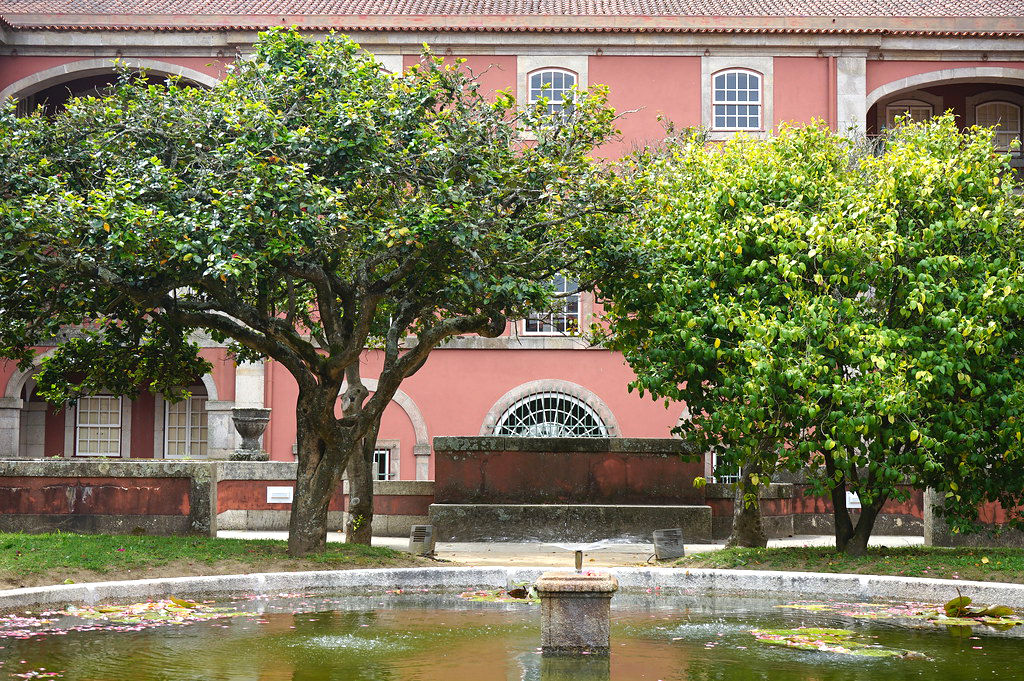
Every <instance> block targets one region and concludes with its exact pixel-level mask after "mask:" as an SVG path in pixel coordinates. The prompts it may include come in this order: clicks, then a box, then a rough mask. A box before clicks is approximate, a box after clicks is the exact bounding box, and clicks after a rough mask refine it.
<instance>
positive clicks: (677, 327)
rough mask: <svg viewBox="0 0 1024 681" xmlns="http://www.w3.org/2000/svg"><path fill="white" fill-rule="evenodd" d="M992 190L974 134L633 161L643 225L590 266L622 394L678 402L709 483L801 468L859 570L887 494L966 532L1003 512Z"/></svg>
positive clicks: (1016, 341) (1012, 456)
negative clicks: (716, 474)
mask: <svg viewBox="0 0 1024 681" xmlns="http://www.w3.org/2000/svg"><path fill="white" fill-rule="evenodd" d="M1007 171H1008V168H1007V160H1006V156H1005V155H1001V154H995V153H993V151H992V140H991V134H990V132H988V131H983V130H971V131H970V132H969V133H967V134H966V135H962V134H961V133H960V132H959V131H958V130H957V127H956V125H955V121H954V119H953V117H952V116H951V115H947V116H944V117H941V118H939V119H937V120H933V121H932V122H929V123H927V124H920V125H910V124H907V125H902V126H900V127H899V128H898V129H897V130H896V131H895V132H894V133H893V134H892V135H891V137H890V138H889V139H888V140H887V146H886V148H885V150H884V153H880V154H868V153H860V152H858V150H857V149H855V148H853V146H852V145H851V144H850V143H849V142H847V141H845V140H844V139H842V138H840V137H837V136H835V135H833V134H830V133H829V132H828V131H827V130H826V129H825V128H824V127H822V126H819V125H812V126H809V127H805V128H789V129H784V130H783V131H782V132H781V133H780V134H779V135H778V136H777V137H775V138H772V139H767V140H752V139H737V140H734V141H732V142H729V143H727V144H725V145H724V146H722V147H717V146H716V147H708V146H706V145H704V144H701V143H699V142H689V143H688V142H682V143H679V144H675V145H670V146H669V147H668V149H667V152H666V153H665V154H662V155H660V156H652V155H647V156H643V157H640V159H639V161H638V168H637V173H638V176H639V180H638V183H639V185H640V186H643V187H644V188H645V196H646V198H645V206H644V210H642V211H638V213H637V214H638V216H639V218H638V219H637V220H636V221H634V222H632V223H631V224H626V225H624V226H620V227H617V228H616V230H617V231H616V233H615V234H614V235H613V236H611V237H610V238H609V241H611V242H613V243H618V244H620V247H619V248H618V249H617V250H614V251H608V252H606V253H605V255H606V257H612V258H615V259H616V260H615V261H612V262H605V263H602V266H603V267H605V268H607V269H608V270H609V271H610V272H620V273H621V272H625V271H628V272H630V273H631V274H629V275H626V276H616V277H612V278H609V279H605V280H604V281H603V282H602V292H603V294H604V296H605V297H606V299H607V300H606V303H605V309H606V313H607V319H608V321H609V324H610V334H609V335H608V338H607V342H608V344H609V345H610V347H613V348H616V349H619V350H622V351H623V352H624V353H625V355H626V358H627V360H628V362H629V364H630V365H631V366H632V367H633V369H634V371H635V372H636V374H637V378H636V380H635V382H634V383H633V386H632V387H633V388H635V389H637V390H639V391H640V392H641V393H650V394H651V395H653V396H655V397H660V398H667V399H670V400H682V401H685V402H686V403H687V405H688V407H689V413H690V418H689V419H688V420H686V421H684V422H683V423H681V424H680V426H679V428H678V430H679V431H680V432H681V433H683V434H685V435H686V436H687V437H689V438H692V439H693V440H694V441H695V442H696V443H697V444H698V445H699V446H702V447H703V448H704V449H705V450H706V451H709V452H714V453H716V454H717V455H718V457H719V461H720V462H723V463H724V464H725V465H726V466H729V465H739V466H743V467H744V469H745V470H748V471H749V470H753V471H763V472H765V473H771V472H773V471H777V470H780V469H790V470H808V469H809V470H810V472H811V479H812V481H813V483H814V491H815V492H816V493H825V494H831V497H832V500H833V503H834V505H835V507H836V533H837V535H836V536H837V543H838V546H839V548H841V549H848V550H851V551H859V550H862V549H863V546H864V545H865V544H866V541H867V537H868V535H869V534H870V530H871V526H872V524H873V522H874V517H875V515H876V514H877V512H878V510H879V509H880V508H881V505H882V503H884V502H885V501H886V500H887V499H890V498H896V499H899V498H904V497H905V495H906V493H907V488H906V487H905V485H911V486H913V487H918V488H923V487H934V488H936V489H937V490H940V491H941V493H942V494H944V495H945V496H946V497H947V500H948V502H949V503H948V505H947V512H948V514H949V515H950V518H951V520H952V521H953V522H954V524H955V525H957V526H958V527H960V528H961V529H966V528H967V527H968V526H970V525H971V524H972V523H973V521H974V520H975V519H976V508H977V507H976V505H977V504H978V503H979V502H982V501H985V500H998V501H1000V502H1002V504H1003V505H1004V506H1005V507H1007V508H1012V507H1015V506H1018V505H1019V504H1020V503H1021V501H1022V499H1021V497H1022V494H1024V458H1022V456H1024V452H1022V449H1021V434H1020V433H1021V424H1020V418H1021V407H1022V395H1024V393H1022V390H1021V387H1022V383H1021V381H1022V378H1024V366H1022V365H1021V364H1020V356H1021V350H1022V336H1021V321H1022V314H1024V299H1022V293H1021V292H1022V290H1024V267H1022V263H1021V254H1022V253H1024V232H1022V227H1021V218H1022V210H1021V201H1020V199H1019V195H1018V194H1017V193H1016V189H1015V187H1014V185H1013V183H1012V182H1011V181H1009V178H1010V174H1009V173H1008V172H1007ZM623 259H625V260H626V261H627V262H628V263H630V264H631V268H627V267H623V265H622V261H623ZM615 262H617V263H618V265H617V266H612V265H613V264H615ZM766 477H767V476H766ZM754 482H758V481H757V480H755V481H754ZM761 482H764V481H763V480H761ZM845 490H852V491H855V492H857V493H858V494H859V495H860V498H861V500H862V503H863V506H864V511H863V513H862V514H861V518H860V522H859V523H858V526H857V527H856V528H854V527H853V526H852V523H851V520H850V517H849V515H848V513H847V511H846V505H845V494H844V492H845Z"/></svg>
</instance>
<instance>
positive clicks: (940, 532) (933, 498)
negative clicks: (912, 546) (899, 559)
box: [922, 487, 953, 546]
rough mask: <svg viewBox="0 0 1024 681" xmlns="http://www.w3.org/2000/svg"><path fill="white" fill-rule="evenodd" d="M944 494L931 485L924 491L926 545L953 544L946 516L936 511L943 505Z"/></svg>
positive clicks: (923, 512) (923, 510) (923, 511)
mask: <svg viewBox="0 0 1024 681" xmlns="http://www.w3.org/2000/svg"><path fill="white" fill-rule="evenodd" d="M942 504H943V498H942V495H941V494H940V493H939V492H937V491H936V490H934V489H933V488H931V487H929V488H928V489H926V490H925V491H924V508H923V509H922V514H923V515H924V545H925V546H953V542H952V535H951V533H950V531H949V525H947V524H946V520H945V519H944V518H941V517H939V516H938V515H937V514H936V513H935V509H936V508H937V507H940V506H942Z"/></svg>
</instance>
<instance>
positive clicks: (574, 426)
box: [494, 392, 608, 437]
mask: <svg viewBox="0 0 1024 681" xmlns="http://www.w3.org/2000/svg"><path fill="white" fill-rule="evenodd" d="M494 434H495V435H509V436H512V437H607V436H608V429H607V428H606V427H605V424H604V422H603V421H602V420H601V417H599V416H598V415H597V412H595V411H594V410H593V409H592V408H591V407H590V406H589V405H587V404H586V403H585V402H583V401H582V400H580V399H579V398H576V397H573V396H572V395H567V394H566V393H561V392H543V393H535V394H533V395H528V396H527V397H524V398H523V399H521V400H519V401H518V402H516V403H515V404H513V405H512V406H511V407H509V408H508V409H507V410H506V411H505V413H504V414H502V415H501V418H500V419H498V423H497V425H496V426H495V427H494Z"/></svg>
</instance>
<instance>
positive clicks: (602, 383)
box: [264, 350, 682, 480]
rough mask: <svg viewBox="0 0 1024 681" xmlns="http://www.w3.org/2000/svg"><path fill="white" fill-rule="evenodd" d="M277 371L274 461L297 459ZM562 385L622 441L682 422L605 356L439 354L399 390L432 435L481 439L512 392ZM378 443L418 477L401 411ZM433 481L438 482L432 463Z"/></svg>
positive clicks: (290, 404)
mask: <svg viewBox="0 0 1024 681" xmlns="http://www.w3.org/2000/svg"><path fill="white" fill-rule="evenodd" d="M271 366H272V367H273V369H272V372H273V374H274V375H273V379H272V380H273V383H274V386H275V388H274V391H273V394H272V395H271V396H270V397H271V401H270V403H269V404H268V406H270V407H271V408H272V409H273V412H272V414H273V416H272V423H273V425H274V428H273V431H272V434H271V436H270V437H269V438H265V440H264V441H265V442H269V445H268V447H269V449H268V451H269V452H270V455H271V458H272V459H273V460H275V461H290V460H292V445H293V444H294V443H295V401H296V398H297V396H298V389H297V386H296V384H295V381H294V379H292V378H291V376H290V375H289V374H288V372H287V371H286V370H285V369H284V368H283V367H281V366H280V365H279V364H277V363H276V362H275V363H271ZM379 367H380V353H379V352H377V351H368V352H367V353H365V354H364V356H363V371H362V373H363V377H364V378H373V377H375V376H376V375H377V374H378V372H379ZM549 378H551V379H562V380H566V381H570V382H573V383H577V384H579V385H582V386H584V387H585V388H587V389H588V390H590V391H592V392H593V393H595V394H596V395H597V396H598V397H599V398H601V400H602V401H604V403H605V404H606V405H608V408H609V409H610V410H611V411H612V413H613V414H614V415H615V418H616V421H617V422H618V424H619V428H620V431H621V434H622V435H623V436H625V437H669V436H670V432H669V431H670V429H671V428H672V426H674V425H675V423H676V422H677V421H678V419H679V415H680V413H681V411H682V406H681V405H673V406H672V407H671V408H670V409H665V407H664V406H663V405H662V404H661V403H660V402H654V401H652V400H649V399H640V398H639V397H637V396H636V395H635V394H632V395H631V394H630V393H628V392H627V390H626V385H627V384H628V383H629V381H630V380H632V378H633V373H632V371H631V370H630V369H629V367H627V366H626V365H625V363H624V361H623V359H622V356H621V355H618V354H615V353H611V352H606V351H602V350H435V351H434V352H433V353H432V354H431V355H430V358H429V359H428V360H427V363H426V365H425V366H424V367H423V368H422V369H420V371H418V372H417V373H416V374H414V375H413V376H411V377H409V378H408V379H406V380H405V381H404V382H403V383H402V391H403V392H405V393H406V394H407V395H409V397H410V398H411V399H412V400H413V401H414V402H415V403H416V405H417V406H418V407H419V409H420V411H421V412H422V414H423V418H424V420H425V421H426V424H427V429H428V436H429V437H430V438H434V437H437V436H444V435H479V434H480V428H481V426H482V425H483V422H484V419H485V417H486V415H487V412H488V411H489V410H490V409H491V407H492V406H493V405H494V404H495V403H496V402H497V401H498V400H499V399H500V398H501V397H502V396H504V395H505V393H507V392H508V391H509V390H512V389H513V388H515V387H518V386H520V385H522V384H524V383H527V382H529V381H534V380H538V379H549ZM378 437H379V438H380V439H389V440H390V439H397V440H400V441H401V457H402V459H401V466H400V468H401V478H402V479H403V480H411V479H414V478H415V470H416V469H415V458H414V456H413V445H414V444H415V436H414V432H413V428H412V423H411V422H410V420H409V418H408V416H407V415H406V414H405V412H404V410H402V409H401V407H399V406H397V405H396V404H394V403H392V404H391V405H390V406H389V407H388V410H387V412H386V413H385V415H384V418H383V420H382V422H381V430H380V434H379V435H378ZM430 474H431V476H433V461H431V469H430Z"/></svg>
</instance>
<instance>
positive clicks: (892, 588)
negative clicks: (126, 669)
mask: <svg viewBox="0 0 1024 681" xmlns="http://www.w3.org/2000/svg"><path fill="white" fill-rule="evenodd" d="M550 570H551V568H550V567H466V568H456V567H427V568H390V569H367V570H334V571H316V572H271V573H258V574H246V575H218V576H210V577H173V578H166V579H142V580H137V581H123V582H96V583H91V584H59V585H56V586H43V587H32V588H26V589H9V590H6V591H0V612H5V611H10V610H15V609H24V608H38V607H52V606H57V605H63V604H69V603H84V604H90V603H99V602H104V601H114V600H125V599H134V600H143V599H147V598H160V597H164V596H168V595H175V596H205V597H211V596H216V595H222V596H230V595H232V594H242V593H245V594H275V593H294V592H297V591H318V590H319V591H334V592H342V593H343V592H346V591H352V592H354V593H359V594H365V593H367V591H368V590H376V591H381V592H383V591H384V590H387V589H427V590H430V591H451V592H457V591H463V590H466V589H488V588H491V589H497V588H506V587H508V585H509V584H510V583H523V582H532V581H535V580H536V579H537V578H538V577H540V575H541V574H542V573H544V572H549V571H550ZM602 572H608V573H610V574H612V575H614V576H615V577H616V578H617V579H618V580H619V587H620V589H621V590H622V591H623V592H625V593H644V592H646V591H647V590H649V589H653V588H655V587H659V588H660V590H661V594H662V595H664V596H672V595H674V594H676V593H678V594H689V595H705V594H709V593H718V594H734V595H751V596H755V595H756V596H762V597H763V596H765V595H773V596H775V595H777V596H778V597H780V598H793V599H800V598H811V599H832V600H837V599H838V600H855V601H872V600H896V601H902V600H912V601H924V602H931V603H943V602H945V601H947V600H949V599H950V598H954V597H955V596H956V595H957V594H958V593H961V594H963V595H964V596H970V597H971V598H972V599H974V600H975V601H976V602H978V603H988V604H999V605H1008V606H1010V607H1012V608H1017V609H1024V584H1005V583H999V582H970V581H958V580H947V579H924V578H919V577H884V576H875V575H846V574H827V573H816V572H769V571H760V570H710V569H685V568H631V567H619V568H606V569H604V570H602Z"/></svg>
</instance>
